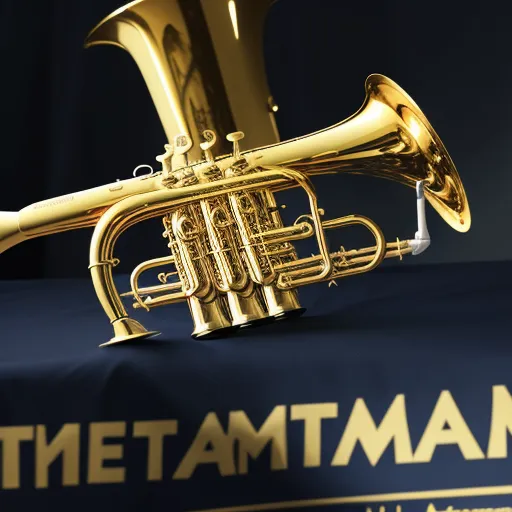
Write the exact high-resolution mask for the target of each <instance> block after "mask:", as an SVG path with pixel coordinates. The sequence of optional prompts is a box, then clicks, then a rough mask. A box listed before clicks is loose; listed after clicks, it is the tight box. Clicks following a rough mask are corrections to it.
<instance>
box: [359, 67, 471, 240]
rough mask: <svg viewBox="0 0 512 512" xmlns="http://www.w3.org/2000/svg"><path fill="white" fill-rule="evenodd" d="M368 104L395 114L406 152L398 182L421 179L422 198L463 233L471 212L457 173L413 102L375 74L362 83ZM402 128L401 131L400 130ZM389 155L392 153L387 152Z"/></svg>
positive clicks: (408, 183) (399, 89) (442, 145)
mask: <svg viewBox="0 0 512 512" xmlns="http://www.w3.org/2000/svg"><path fill="white" fill-rule="evenodd" d="M366 91H367V94H368V96H369V97H370V98H371V100H370V101H373V102H375V101H378V102H380V103H381V104H382V105H386V106H387V107H389V108H390V109H392V110H393V111H394V112H396V114H397V115H398V119H399V122H398V124H397V133H398V134H399V136H400V138H401V139H402V140H403V142H404V144H405V145H406V147H407V148H409V150H408V151H405V152H403V160H404V161H405V163H406V164H407V168H406V171H405V172H404V171H402V172H401V170H400V169H397V171H398V173H397V177H395V178H394V179H397V180H398V181H402V180H404V181H406V184H407V185H410V186H415V184H416V182H417V181H420V180H422V181H423V183H424V187H425V197H426V198H427V200H428V201H429V202H430V204H431V205H432V206H433V208H434V209H435V210H436V211H437V212H438V213H439V215H441V217H442V218H443V219H444V220H445V221H446V222H447V223H448V224H449V225H450V226H451V227H452V228H453V229H455V230H456V231H459V232H467V231H468V230H469V228H470V227H471V213H470V210H469V204H468V199H467V196H466V192H465V190H464V187H463V185H462V181H461V179H460V177H459V173H458V171H457V169H456V167H455V164H454V163H453V161H452V159H451V157H450V155H449V154H448V151H447V150H446V148H445V146H444V144H443V143H442V142H441V139H440V138H439V136H438V135H437V133H436V131H435V130H434V128H433V127H432V125H431V124H430V122H429V121H428V119H427V118H426V116H425V115H424V114H423V112H422V111H421V109H420V108H419V107H418V105H417V104H416V103H415V101H414V100H413V99H412V98H411V97H410V96H409V95H408V94H407V93H406V92H405V91H404V90H403V89H402V88H401V87H400V86H399V85H398V84H397V83H395V82H394V81H393V80H391V79H389V78H387V77H385V76H383V75H379V74H374V75H370V76H369V77H368V78H367V80H366ZM403 128H405V130H404V129H403ZM391 155H392V153H391Z"/></svg>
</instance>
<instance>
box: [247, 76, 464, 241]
mask: <svg viewBox="0 0 512 512" xmlns="http://www.w3.org/2000/svg"><path fill="white" fill-rule="evenodd" d="M244 156H245V157H246V158H247V159H248V160H249V161H251V162H254V163H257V165H260V166H262V167H264V166H266V165H282V166H286V167H288V168H292V169H295V170H300V171H301V172H303V173H305V174H307V175H309V176H313V175H321V174H333V173H343V172H347V173H351V174H367V175H373V176H377V177H380V178H385V179H390V180H393V181H397V182H399V183H402V184H404V185H407V186H410V187H416V183H417V182H418V181H422V182H423V184H424V189H425V197H426V199H427V200H428V201H429V203H430V204H431V205H432V206H433V207H434V208H435V210H437V212H438V213H439V214H440V215H441V217H442V218H443V219H444V220H445V221H446V222H447V223H448V224H449V225H450V226H451V227H452V228H454V229H455V230H457V231H459V232H466V231H468V230H469V228H470V226H471V213H470V210H469V204H468V199H467V197H466V192H465V190H464V187H463V185H462V181H461V179H460V177H459V174H458V172H457V169H456V167H455V165H454V163H453V161H452V159H451V157H450V155H449V154H448V152H447V150H446V148H445V147H444V145H443V143H442V142H441V139H440V138H439V136H438V135H437V133H436V132H435V130H434V128H433V127H432V125H431V124H430V122H429V121H428V120H427V118H426V117H425V115H424V114H423V112H422V111H421V110H420V108H419V107H418V105H416V103H415V102H414V100H413V99H412V98H411V97H410V96H409V95H408V94H407V93H406V92H405V91H404V90H403V89H402V88H401V87H400V86H399V85H398V84H396V83H395V82H394V81H393V80H391V79H389V78H387V77H385V76H383V75H379V74H373V75H370V76H369V77H368V78H367V80H366V98H365V101H364V103H363V105H362V106H361V108H360V109H359V111H357V112H356V113H355V114H353V115H352V116H351V117H349V118H348V119H346V120H344V121H342V122H340V123H338V124H336V125H334V126H331V127H329V128H326V129H324V130H320V131H318V132H315V133H312V134H310V135H306V136H304V137H299V138H296V139H293V140H291V141H289V142H283V143H280V144H275V145H273V146H267V147H263V148H259V149H257V150H255V151H252V152H247V153H244Z"/></svg>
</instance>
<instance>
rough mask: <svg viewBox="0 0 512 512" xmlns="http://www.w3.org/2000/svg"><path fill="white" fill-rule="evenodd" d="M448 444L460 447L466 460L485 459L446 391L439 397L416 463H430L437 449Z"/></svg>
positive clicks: (417, 449) (419, 448)
mask: <svg viewBox="0 0 512 512" xmlns="http://www.w3.org/2000/svg"><path fill="white" fill-rule="evenodd" d="M446 427H448V428H446ZM447 444H456V445H458V446H459V449H460V451H461V452H462V455H463V456H464V458H465V459H466V460H476V459H485V455H484V453H483V452H482V449H481V448H480V446H479V445H478V443H477V442H476V439H475V438H474V436H473V434H472V433H471V430H470V429H469V427H468V425H467V423H466V421H465V420H464V417H463V416H462V413H461V412H460V410H459V408H458V406H457V404H456V403H455V400H454V399H453V397H452V394H451V393H450V392H449V391H446V390H445V391H442V392H441V394H440V395H439V398H438V400H437V403H436V406H435V407H434V411H433V412H432V415H431V416H430V420H429V422H428V424H427V426H426V428H425V431H424V432H423V436H422V437H421V440H420V442H419V444H418V447H417V448H416V453H415V454H414V462H430V461H431V460H432V456H433V455H434V451H435V449H436V447H437V446H438V445H447Z"/></svg>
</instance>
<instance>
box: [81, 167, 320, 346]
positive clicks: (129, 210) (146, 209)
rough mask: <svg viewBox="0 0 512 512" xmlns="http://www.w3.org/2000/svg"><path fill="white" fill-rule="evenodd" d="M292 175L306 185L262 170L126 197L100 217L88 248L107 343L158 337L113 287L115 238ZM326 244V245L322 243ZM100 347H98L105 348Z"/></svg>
mask: <svg viewBox="0 0 512 512" xmlns="http://www.w3.org/2000/svg"><path fill="white" fill-rule="evenodd" d="M293 176H295V177H296V178H297V179H298V180H300V181H303V182H306V181H307V178H305V177H303V176H302V175H301V174H300V173H298V172H296V171H288V172H286V173H285V172H282V171H279V170H278V171H276V170H273V171H263V172H261V173H257V174H253V175H251V176H250V179H248V177H245V176H241V177H233V178H229V179H227V180H224V181H223V182H222V183H218V182H211V183H205V184H200V185H192V186H190V187H184V188H178V189H163V190H158V191H155V192H150V193H147V194H140V195H137V196H132V197H128V198H125V199H123V200H121V201H119V202H118V203H116V204H115V205H114V206H112V207H111V208H110V209H109V210H107V211H106V212H105V214H104V215H103V216H102V217H101V218H100V220H99V222H98V224H97V225H96V228H95V230H94V233H93V236H92V240H91V248H90V266H89V268H90V271H91V277H92V281H93V285H94V289H95V291H96V294H97V296H98V300H99V301H100V304H101V305H102V307H103V309H104V311H105V313H106V315H107V316H108V318H109V320H110V322H111V324H112V325H113V328H114V334H115V335H114V337H113V338H112V339H111V340H110V341H109V342H107V343H106V344H113V343H119V342H122V341H127V340H132V339H136V338H147V337H149V336H154V335H155V334H157V332H155V331H147V330H146V329H145V328H144V327H143V326H142V325H141V324H140V323H139V322H137V321H135V320H133V319H131V318H130V317H129V316H128V314H127V312H126V310H125V308H124V306H123V304H122V302H121V298H120V295H119V293H118V291H117V289H116V286H115V284H114V280H113V276H112V266H113V250H114V245H115V242H116V240H117V238H118V237H119V236H120V235H121V234H122V233H123V232H124V231H125V230H126V229H128V228H129V227H131V226H132V225H134V224H136V223H138V222H142V221H144V220H148V219H150V218H153V217H157V216H163V215H164V214H166V213H168V212H169V211H172V210H173V209H176V208H178V207H179V206H183V205H186V204H189V203H190V201H191V200H198V199H200V198H206V197H215V196H220V195H222V194H224V193H226V191H228V190H230V189H231V190H236V189H238V190H242V189H243V190H251V189H258V188H272V187H273V186H279V185H284V183H285V182H286V181H288V182H289V181H290V179H293ZM324 245H325V244H324ZM106 344H103V345H101V346H104V345H106Z"/></svg>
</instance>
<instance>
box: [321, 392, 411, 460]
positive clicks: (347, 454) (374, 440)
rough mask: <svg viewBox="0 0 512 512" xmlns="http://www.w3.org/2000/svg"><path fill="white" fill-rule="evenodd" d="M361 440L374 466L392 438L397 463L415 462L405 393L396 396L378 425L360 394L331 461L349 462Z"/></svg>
mask: <svg viewBox="0 0 512 512" xmlns="http://www.w3.org/2000/svg"><path fill="white" fill-rule="evenodd" d="M358 441H359V442H360V443H361V447H362V448H363V451H364V452H365V453H366V456H367V457H368V460H369V461H370V464H371V465H372V466H375V465H376V464H377V462H379V459H380V458H381V457H382V455H383V453H384V451H385V450H386V448H387V447H388V445H389V444H390V443H391V442H392V441H394V448H395V461H396V464H406V463H410V462H412V461H413V452H412V446H411V438H410V435H409V425H408V423H407V414H406V411H405V396H404V395H397V396H396V397H395V399H394V400H393V402H392V404H391V405H390V407H389V409H388V410H387V412H386V415H385V416H384V418H383V420H382V422H381V423H380V425H379V426H378V427H377V426H376V425H375V422H374V420H373V418H372V416H371V414H370V411H369V410H368V407H367V406H366V403H365V401H364V400H363V399H362V398H358V399H357V400H356V401H355V404H354V407H353V409H352V412H351V414H350V417H349V419H348V422H347V426H346V427H345V431H344V432H343V435H342V437H341V440H340V442H339V445H338V448H337V449H336V452H335V454H334V457H333V459H332V462H331V465H333V466H346V465H348V464H349V462H350V459H351V457H352V453H353V451H354V449H355V447H356V445H357V442H358Z"/></svg>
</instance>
